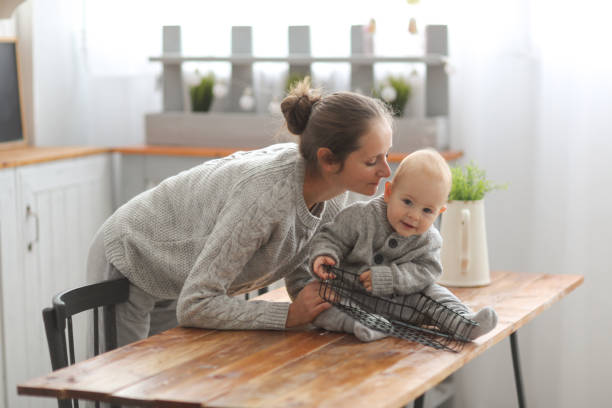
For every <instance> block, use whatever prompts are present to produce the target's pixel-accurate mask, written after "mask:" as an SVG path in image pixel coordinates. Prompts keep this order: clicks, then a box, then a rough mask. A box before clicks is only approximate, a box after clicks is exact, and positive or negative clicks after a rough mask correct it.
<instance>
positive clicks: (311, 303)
mask: <svg viewBox="0 0 612 408" xmlns="http://www.w3.org/2000/svg"><path fill="white" fill-rule="evenodd" d="M331 306H332V305H331V304H330V303H328V302H326V301H325V300H323V298H321V296H319V282H311V283H309V284H308V285H306V286H304V289H302V290H301V291H300V293H298V295H297V297H296V298H295V300H294V301H293V303H291V304H290V305H289V313H287V322H286V323H285V327H287V328H289V327H295V326H301V325H303V324H306V323H310V322H312V321H313V320H314V319H315V317H317V316H318V315H319V314H320V313H321V312H323V311H325V310H327V309H329V308H330V307H331Z"/></svg>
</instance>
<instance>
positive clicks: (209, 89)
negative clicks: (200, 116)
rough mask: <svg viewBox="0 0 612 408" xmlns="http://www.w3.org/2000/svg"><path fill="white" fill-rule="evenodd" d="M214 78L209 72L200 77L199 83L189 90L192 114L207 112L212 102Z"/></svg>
mask: <svg viewBox="0 0 612 408" xmlns="http://www.w3.org/2000/svg"><path fill="white" fill-rule="evenodd" d="M214 86H215V76H214V74H213V73H212V72H211V73H209V74H208V75H206V76H204V77H202V79H201V80H200V83H199V84H197V85H194V86H192V87H191V88H189V95H190V96H191V110H192V111H194V112H208V111H209V110H210V106H211V105H212V101H213V97H214V95H213V87H214Z"/></svg>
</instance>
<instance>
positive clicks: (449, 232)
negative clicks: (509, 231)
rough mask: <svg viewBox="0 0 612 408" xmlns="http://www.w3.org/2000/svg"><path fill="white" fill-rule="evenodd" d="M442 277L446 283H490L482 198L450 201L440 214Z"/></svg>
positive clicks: (456, 284) (474, 284) (471, 284)
mask: <svg viewBox="0 0 612 408" xmlns="http://www.w3.org/2000/svg"><path fill="white" fill-rule="evenodd" d="M440 234H441V235H442V239H443V243H442V267H443V271H442V276H441V277H440V279H439V280H438V283H440V284H443V285H448V286H483V285H488V284H489V283H491V274H490V271H489V254H488V251H487V232H486V228H485V212H484V200H478V201H451V202H449V203H448V205H447V209H446V211H445V212H444V213H443V214H442V218H441V228H440Z"/></svg>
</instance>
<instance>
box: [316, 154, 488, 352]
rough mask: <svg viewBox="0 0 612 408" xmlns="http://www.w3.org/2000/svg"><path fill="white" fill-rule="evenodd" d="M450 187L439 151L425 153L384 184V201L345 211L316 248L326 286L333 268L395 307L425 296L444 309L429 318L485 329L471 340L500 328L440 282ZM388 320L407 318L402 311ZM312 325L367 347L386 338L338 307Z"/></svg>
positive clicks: (325, 230) (323, 230)
mask: <svg viewBox="0 0 612 408" xmlns="http://www.w3.org/2000/svg"><path fill="white" fill-rule="evenodd" d="M451 184H452V177H451V172H450V168H449V167H448V164H447V163H446V160H445V159H444V158H443V157H442V156H441V155H440V154H439V153H437V152H436V151H434V150H429V149H424V150H418V151H416V152H414V153H412V154H410V155H408V156H406V157H405V158H404V160H402V162H401V163H400V165H399V167H398V169H397V171H396V172H395V175H394V177H393V179H392V181H390V182H387V183H386V184H385V192H384V195H382V196H378V197H375V198H373V199H372V200H370V201H367V202H357V203H355V204H352V205H350V206H348V207H346V208H345V209H344V210H342V211H341V212H340V213H338V215H337V216H336V218H335V219H334V221H333V222H331V223H328V224H325V225H324V226H323V227H322V228H321V230H320V231H319V232H318V233H317V235H316V236H315V237H314V238H313V241H312V246H311V252H310V265H311V268H312V272H313V273H314V274H315V275H316V276H317V277H319V278H321V279H333V278H334V277H335V276H334V275H333V273H331V272H330V271H329V270H328V265H331V266H338V267H341V268H342V269H343V270H346V271H349V272H353V273H357V274H359V275H360V276H359V280H360V282H361V284H362V285H363V287H364V288H365V289H366V290H367V291H369V292H371V293H372V294H373V295H377V296H382V297H386V298H388V297H390V296H394V297H393V301H394V302H398V299H401V296H402V295H411V294H415V293H418V292H422V293H423V294H425V295H427V296H429V297H431V298H433V299H434V300H436V301H437V302H439V303H441V304H443V305H444V306H445V308H444V310H429V311H427V313H428V314H430V315H431V316H433V315H434V314H435V313H438V315H439V313H449V312H448V311H447V310H449V309H450V310H453V311H455V312H457V313H459V314H460V315H463V316H464V317H466V318H468V319H471V320H473V321H475V322H477V323H478V324H479V325H478V326H476V327H474V328H473V330H471V332H470V336H469V340H472V339H475V338H476V337H479V336H481V335H483V334H485V333H487V332H489V331H490V330H492V329H493V328H494V327H495V325H496V324H497V314H496V313H495V311H494V310H493V308H491V307H485V308H483V309H481V310H480V311H479V312H478V313H474V312H473V311H471V310H470V309H469V308H468V307H467V306H466V305H464V304H463V303H461V301H460V300H459V299H458V298H457V297H456V296H455V295H453V294H452V293H451V292H450V291H449V290H448V289H446V288H445V287H443V286H440V285H438V284H436V283H434V282H435V281H436V279H438V278H439V277H440V275H441V274H442V264H441V261H440V248H441V246H442V238H441V236H440V234H439V232H438V230H437V229H436V227H435V226H433V223H434V221H435V220H436V218H437V217H438V215H439V214H441V213H442V212H444V210H446V207H445V205H446V202H447V199H448V194H449V192H450V188H451ZM398 295H400V296H398ZM390 314H391V315H392V316H391V317H394V318H396V319H400V318H401V316H399V312H397V313H394V311H393V310H391V311H390ZM395 314H397V315H395ZM438 315H437V316H438ZM313 323H314V324H315V325H316V326H318V327H321V328H324V329H326V330H330V331H344V332H348V333H354V334H355V336H357V338H359V339H360V340H362V341H372V340H376V339H379V338H382V337H385V336H386V334H384V333H382V332H378V331H374V330H371V329H369V328H368V327H366V326H364V325H362V324H361V323H359V322H358V321H355V320H354V319H352V318H351V317H350V316H348V315H346V314H345V313H343V312H341V311H340V310H338V309H336V308H331V309H328V310H326V311H325V312H323V313H321V314H320V315H319V316H318V317H317V318H316V319H315V320H314V322H313Z"/></svg>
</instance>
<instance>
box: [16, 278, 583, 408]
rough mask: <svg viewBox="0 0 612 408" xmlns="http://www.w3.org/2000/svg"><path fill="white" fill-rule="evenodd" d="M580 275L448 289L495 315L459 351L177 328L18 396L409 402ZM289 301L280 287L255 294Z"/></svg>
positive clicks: (161, 401)
mask: <svg viewBox="0 0 612 408" xmlns="http://www.w3.org/2000/svg"><path fill="white" fill-rule="evenodd" d="M582 282H583V277H582V276H580V275H547V274H526V273H516V272H493V273H492V283H491V284H490V285H489V286H485V287H480V288H450V289H451V290H452V291H453V292H454V293H455V294H456V295H457V296H458V297H459V298H460V299H462V300H463V301H464V302H465V303H467V304H468V305H469V306H471V307H472V308H473V309H476V310H479V309H480V308H482V307H483V306H486V305H491V306H493V307H494V308H495V309H496V311H497V313H498V316H499V323H498V325H497V327H496V328H495V329H494V330H493V331H491V332H490V333H488V334H486V335H484V336H482V337H480V338H478V339H477V340H476V341H474V342H471V343H468V344H466V345H465V347H464V348H463V350H462V351H461V352H459V353H452V352H448V351H439V350H434V349H432V348H428V347H424V346H421V345H420V344H416V343H411V342H408V341H406V340H402V339H397V338H386V339H383V340H379V341H375V342H372V343H361V342H360V341H359V340H357V339H356V338H355V337H354V336H353V335H350V334H340V333H329V332H325V331H322V330H318V329H311V330H297V331H217V330H204V329H188V328H180V327H179V328H175V329H171V330H168V331H166V332H164V333H162V334H159V335H157V336H153V337H150V338H148V339H145V340H142V341H139V342H136V343H132V344H130V345H127V346H125V347H122V348H119V349H116V350H113V351H111V352H108V353H104V354H102V355H100V356H97V357H94V358H92V359H89V360H86V361H83V362H81V363H77V364H76V365H73V366H71V367H67V368H64V369H61V370H58V371H55V372H53V373H51V374H49V375H46V376H44V377H40V378H36V379H33V380H30V381H28V382H26V383H23V384H21V385H19V386H18V393H19V394H22V395H38V396H48V397H62V398H67V397H78V398H83V399H95V400H106V401H112V402H116V403H123V404H134V405H146V406H156V407H208V406H213V407H283V408H284V407H312V406H317V407H337V406H350V407H374V406H375V407H396V406H402V405H404V404H407V403H409V402H410V401H412V400H414V399H416V398H417V397H419V396H420V395H421V394H423V393H424V392H426V391H427V390H429V389H430V388H432V387H434V386H435V385H437V384H438V383H440V382H441V381H443V380H444V379H445V378H446V377H448V376H449V375H450V374H452V373H453V372H455V371H456V370H458V369H459V368H461V367H462V366H463V365H464V364H466V363H467V362H469V361H470V360H472V359H473V358H475V357H476V356H478V355H480V354H481V353H483V352H484V351H485V350H487V349H488V348H490V347H491V346H493V345H494V344H496V343H498V342H499V341H501V340H502V339H504V338H506V337H508V336H509V335H510V334H511V333H513V332H514V331H516V330H517V329H518V328H520V327H521V326H523V325H524V324H526V323H527V322H529V321H530V320H532V319H533V318H534V317H536V316H537V315H538V314H540V313H541V312H542V311H544V310H546V309H547V308H549V307H550V306H551V305H553V304H554V303H555V302H557V301H558V300H560V299H561V298H562V297H564V296H565V295H567V294H568V293H570V292H571V291H573V290H574V289H575V288H576V287H578V286H579V285H580V284H581V283H582ZM260 299H265V300H270V301H282V300H284V301H286V300H287V294H286V292H285V290H284V288H281V289H277V290H275V291H272V292H270V293H267V294H265V295H263V296H261V297H260Z"/></svg>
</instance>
